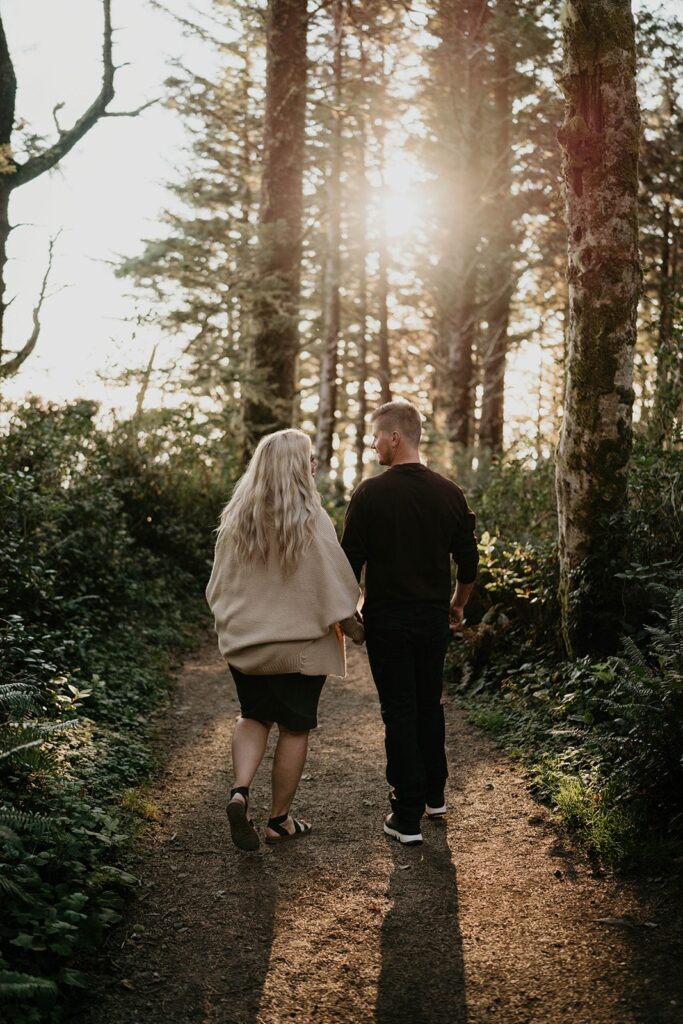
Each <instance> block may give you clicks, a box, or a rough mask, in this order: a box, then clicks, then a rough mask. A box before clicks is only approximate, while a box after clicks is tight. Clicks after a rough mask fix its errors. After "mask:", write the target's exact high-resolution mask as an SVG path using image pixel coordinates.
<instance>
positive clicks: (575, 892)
mask: <svg viewBox="0 0 683 1024" xmlns="http://www.w3.org/2000/svg"><path fill="white" fill-rule="evenodd" d="M237 713H238V705H237V701H236V697H235V696H234V693H233V689H232V686H231V685H230V683H229V679H228V676H227V669H226V667H225V665H224V663H223V661H222V660H221V658H220V657H219V655H218V653H217V652H215V651H214V649H213V645H211V647H206V648H205V649H204V651H203V652H202V653H201V654H200V655H198V656H196V657H195V658H192V659H190V660H188V661H187V662H186V664H185V665H184V667H183V669H182V670H181V671H180V672H179V674H178V686H177V690H176V693H175V697H174V701H173V705H172V707H171V709H170V710H169V712H168V713H167V714H166V715H165V716H164V718H163V720H162V722H161V723H160V732H159V738H160V743H161V744H162V745H163V750H164V752H165V757H166V758H167V760H166V768H165V771H164V773H163V774H162V776H161V777H160V778H159V780H158V781H157V783H156V784H155V785H154V786H153V787H150V790H149V797H150V799H151V800H152V801H154V803H155V804H156V805H157V806H158V807H159V809H160V810H161V812H162V820H161V822H160V823H159V825H158V826H154V827H153V828H151V829H150V831H149V832H148V834H147V835H146V837H144V838H143V840H142V841H141V843H140V844H139V846H138V847H137V854H136V858H135V861H134V863H133V864H132V866H131V870H133V871H134V872H135V873H136V874H137V875H138V876H139V878H140V879H141V895H140V898H139V899H138V901H137V903H134V904H133V906H132V908H131V910H130V912H129V914H128V917H127V920H126V922H125V924H124V925H122V926H121V927H120V928H119V929H118V930H117V933H116V934H115V935H114V937H113V939H112V940H111V941H110V942H109V945H108V947H107V949H106V950H105V951H104V952H103V953H101V954H100V957H99V959H98V961H97V964H96V968H97V969H96V972H95V978H94V995H95V998H94V999H93V1000H92V1003H91V1004H90V1007H89V1009H88V1011H87V1012H86V1013H85V1014H84V1016H83V1020H84V1021H86V1022H87V1024H105V1022H106V1024H133V1022H136V1021H145V1022H146V1024H157V1022H158V1024H161V1022H163V1024H194V1022H198V1024H199V1022H201V1024H280V1022H282V1021H288V1020H297V1021H300V1022H313V1021H315V1022H317V1024H327V1022H329V1024H366V1022H367V1024H370V1022H374V1021H376V1022H379V1024H409V1022H410V1024H464V1022H468V1024H494V1022H495V1024H532V1022H533V1024H608V1022H609V1024H631V1022H633V1024H636V1022H637V1024H641V1022H645V1024H669V1022H671V1024H674V1022H675V1024H680V1022H681V1020H683V978H682V977H681V974H682V973H683V972H681V970H680V964H681V945H680V936H678V937H677V936H676V935H675V934H674V929H675V920H674V917H675V915H674V914H673V913H672V912H671V909H670V908H669V907H667V906H666V904H665V900H664V898H663V896H662V893H661V891H660V889H659V888H658V886H657V884H656V883H654V882H652V883H650V885H649V888H648V889H645V890H644V889H643V888H642V887H641V888H640V889H637V888H636V887H634V886H631V885H629V884H627V883H624V882H623V881H622V882H619V881H616V880H614V879H613V878H611V877H604V876H601V875H600V873H596V872H595V871H594V870H593V868H592V867H591V865H590V864H589V863H588V862H587V860H586V858H585V857H584V856H583V855H582V854H581V853H580V852H579V851H577V850H575V849H574V848H573V847H572V846H571V844H569V843H568V842H567V841H566V840H564V839H562V838H560V837H559V835H558V833H557V831H556V829H555V828H554V827H553V826H552V824H550V823H549V822H548V821H547V818H546V815H545V814H544V812H543V810H542V809H539V806H538V805H537V804H536V803H535V802H534V801H533V800H532V798H531V797H530V795H529V794H528V792H527V790H526V781H525V779H524V776H523V774H522V773H521V772H520V771H519V770H518V769H517V768H513V767H512V766H511V765H510V764H509V763H508V762H507V761H506V760H505V758H504V757H503V756H502V755H501V754H500V753H499V752H497V751H496V750H495V749H493V748H492V747H491V745H490V744H489V742H488V741H487V740H486V739H485V738H483V737H482V736H481V735H480V734H479V733H477V732H476V731H475V730H473V729H472V728H471V727H469V726H467V725H466V724H465V722H464V721H463V717H462V715H461V714H460V713H458V712H457V710H456V709H455V708H454V707H453V705H452V704H451V703H450V702H447V708H446V714H447V720H448V723H449V734H448V742H449V758H450V765H451V778H450V781H449V791H448V798H449V806H450V813H449V818H448V823H447V825H446V824H444V823H427V822H425V825H424V829H423V834H424V836H425V842H424V844H423V846H422V847H417V848H412V849H405V848H402V847H399V845H398V844H396V843H394V842H392V841H391V840H389V839H387V838H385V837H384V836H383V834H382V832H381V822H382V816H383V814H384V813H386V810H387V806H386V792H387V788H386V784H385V782H384V775H383V742H382V731H381V722H380V718H379V711H378V707H377V698H376V694H375V691H374V687H373V685H372V681H371V678H370V674H369V669H368V666H367V660H366V656H365V652H364V650H357V649H352V650H350V651H349V673H348V676H347V678H346V679H345V680H343V681H341V680H338V679H331V680H329V681H328V683H327V685H326V687H325V689H324V691H323V696H322V699H321V705H320V716H319V718H320V723H321V727H320V728H319V729H318V730H317V732H315V733H313V734H312V737H311V748H310V754H309V760H308V764H307V767H306V770H305V775H304V780H303V781H302V783H301V786H300V789H299V794H298V797H297V801H296V804H295V808H294V809H295V810H296V811H297V812H299V813H300V814H301V815H302V816H304V817H306V818H308V819H309V820H310V821H311V822H312V823H313V825H314V833H313V834H312V835H311V836H310V837H307V838H306V839H302V840H300V841H297V842H293V843H288V844H285V845H284V846H283V847H280V848H274V849H273V848H270V847H267V846H262V847H261V850H260V851H259V852H258V853H255V854H242V853H239V852H238V851H237V850H236V849H235V848H234V847H233V846H232V845H231V843H230V841H229V837H228V830H227V822H226V818H225V801H226V792H227V788H228V785H229V783H230V770H229V751H230V736H231V731H232V727H233V723H234V720H235V717H236V715H237ZM271 750H272V741H271ZM269 760H270V753H269V754H268V755H267V761H266V763H264V765H263V766H262V768H261V771H260V773H259V775H258V776H257V780H256V783H255V785H254V788H253V790H252V800H253V809H254V815H255V818H256V819H257V821H258V822H259V824H260V825H262V824H263V823H264V821H265V818H266V816H267V806H266V801H267V791H268V787H267V781H268V769H269V763H268V762H269ZM599 918H611V919H618V920H619V921H620V922H621V923H612V924H609V923H601V922H599V921H598V920H597V919H599ZM653 925H654V926H656V927H654V926H653ZM677 943H678V944H677Z"/></svg>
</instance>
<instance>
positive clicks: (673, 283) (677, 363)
mask: <svg viewBox="0 0 683 1024" xmlns="http://www.w3.org/2000/svg"><path fill="white" fill-rule="evenodd" d="M677 243H678V239H677V237H676V235H675V234H674V226H673V224H672V217H671V204H670V202H668V201H667V202H665V204H664V212H663V217H662V249H661V256H660V270H659V274H660V280H659V323H658V330H657V376H656V381H655V396H654V404H653V409H652V415H651V418H650V423H649V433H650V437H651V439H652V440H653V442H654V443H655V444H656V445H659V446H660V447H661V446H663V445H664V444H665V443H666V441H667V440H668V439H670V438H671V436H672V434H673V429H674V422H675V420H676V414H677V412H678V410H679V408H680V405H681V401H682V400H683V399H682V397H681V396H682V395H683V350H682V349H681V343H680V339H679V338H677V337H676V332H675V328H674V321H675V303H676V299H677V293H678V280H677V270H678V244H677Z"/></svg>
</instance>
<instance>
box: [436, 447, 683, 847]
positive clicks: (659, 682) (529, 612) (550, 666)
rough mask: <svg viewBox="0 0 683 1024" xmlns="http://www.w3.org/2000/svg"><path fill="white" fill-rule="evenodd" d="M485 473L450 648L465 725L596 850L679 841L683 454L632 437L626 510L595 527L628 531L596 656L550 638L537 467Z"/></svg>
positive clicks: (552, 615)
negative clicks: (471, 558)
mask: <svg viewBox="0 0 683 1024" xmlns="http://www.w3.org/2000/svg"><path fill="white" fill-rule="evenodd" d="M487 474H488V475H487V480H488V485H487V490H486V491H485V492H484V493H483V494H482V499H483V500H482V501H481V502H479V503H476V502H475V501H474V500H473V504H474V505H476V507H477V511H478V520H479V523H480V559H481V560H480V569H479V586H478V588H477V591H476V592H475V595H474V597H473V599H472V601H471V603H470V605H468V609H467V617H466V625H465V628H464V629H463V631H462V633H461V634H459V635H458V636H457V637H456V639H455V641H454V643H453V644H452V646H451V651H450V654H449V671H448V675H449V677H450V679H451V682H452V684H453V685H454V686H455V687H456V688H457V691H458V693H459V694H460V695H461V697H462V699H463V701H464V702H465V704H466V706H467V707H468V709H469V713H470V715H471V717H472V721H473V722H475V724H477V725H478V726H479V727H481V728H482V729H484V730H485V731H487V732H488V733H489V734H490V735H491V736H493V737H494V738H495V739H496V740H497V741H499V742H501V743H502V744H503V745H504V746H505V747H506V748H507V749H508V750H511V751H513V752H514V753H515V754H516V755H521V756H522V758H523V760H524V761H525V762H526V763H527V765H528V766H529V767H530V769H531V770H532V772H533V775H534V779H535V782H534V786H535V788H536V791H537V793H538V795H539V796H540V797H541V798H542V799H544V800H546V801H548V802H549V803H550V804H551V805H552V806H553V807H554V809H555V811H556V813H557V815H558V817H559V818H560V819H561V820H562V821H563V822H564V823H565V824H566V825H568V826H569V827H571V828H573V829H574V830H575V831H576V832H577V833H578V834H579V835H580V836H581V838H582V841H583V842H584V843H585V845H586V847H587V848H588V849H590V850H591V851H593V852H594V853H595V854H596V855H597V856H599V857H601V858H603V859H605V860H607V861H610V862H612V863H615V864H621V865H625V864H637V863H639V862H640V863H643V862H644V861H647V860H648V859H653V858H656V859H659V858H661V857H663V856H665V855H666V851H670V850H680V848H681V845H682V844H683V798H682V796H681V794H683V696H682V687H683V682H682V679H681V676H682V671H683V669H682V658H683V655H682V653H681V652H682V651H683V626H682V622H681V619H682V617H683V597H682V594H683V591H682V590H681V580H682V576H681V570H682V568H683V565H682V561H681V551H683V545H682V544H681V539H682V536H683V530H682V529H681V527H682V525H683V515H682V510H681V499H680V495H681V494H683V457H682V456H681V453H680V452H674V451H661V450H658V449H656V448H653V447H651V446H648V445H647V444H646V443H645V441H644V440H643V439H642V438H639V439H638V440H637V442H636V446H635V451H634V458H633V467H632V472H631V478H630V504H629V508H628V509H627V510H626V511H625V512H623V513H620V515H619V516H618V517H613V519H612V520H610V521H609V522H608V523H606V524H605V526H606V529H608V530H613V531H615V532H616V531H619V533H620V536H623V537H625V538H626V541H625V546H624V548H623V549H622V551H621V561H620V562H619V564H618V565H615V566H611V567H606V569H605V572H606V592H607V589H608V588H607V584H608V583H609V584H610V589H611V590H612V591H613V592H616V594H617V597H618V601H619V607H620V610H621V623H620V628H621V634H622V636H623V638H624V639H623V641H622V643H623V647H622V649H621V650H619V651H616V652H615V653H614V654H613V655H611V656H609V657H607V656H603V657H601V658H599V659H598V658H595V657H588V656H586V657H583V658H577V659H575V660H573V661H566V660H564V654H563V650H562V646H561V643H560V642H559V608H558V603H557V598H556V592H557V575H556V574H557V555H556V550H555V547H554V544H553V542H552V539H551V538H549V537H548V536H547V535H546V533H545V531H546V529H547V521H546V519H545V518H544V514H543V512H542V510H543V509H545V510H546V511H549V512H552V509H553V507H554V499H553V497H552V494H551V493H550V489H551V477H550V475H549V474H548V473H547V467H544V466H535V467H534V466H529V465H524V464H522V465H520V464H519V463H515V462H514V461H510V460H507V461H505V462H502V463H498V464H494V465H493V466H492V467H490V468H489V470H488V471H487ZM506 480H509V482H510V487H509V494H510V498H509V501H506V498H505V495H506V493H507V492H506ZM536 486H538V487H539V488H540V489H541V491H543V489H545V496H544V495H543V493H539V492H538V491H537V489H536ZM531 494H533V502H534V503H535V507H536V509H537V510H538V514H537V515H536V518H535V520H534V519H532V518H531V507H530V505H529V504H528V501H529V500H531V499H529V498H527V497H526V495H531ZM525 502H527V505H526V507H525V510H524V512H523V513H522V518H526V519H527V523H528V524H529V525H527V528H526V530H524V531H523V530H522V528H521V527H522V524H521V520H520V512H519V506H520V505H524V503H525ZM508 506H510V507H508ZM534 522H535V523H536V530H537V532H536V531H535V530H532V529H531V526H533V525H534ZM520 537H521V538H523V539H520ZM610 573H613V575H614V583H612V581H611V579H610V575H609V574H610Z"/></svg>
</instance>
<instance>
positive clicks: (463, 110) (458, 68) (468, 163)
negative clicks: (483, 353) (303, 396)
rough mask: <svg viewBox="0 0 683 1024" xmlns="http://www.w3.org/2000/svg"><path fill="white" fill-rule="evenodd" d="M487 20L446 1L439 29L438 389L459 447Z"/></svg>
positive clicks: (465, 411)
mask: <svg viewBox="0 0 683 1024" xmlns="http://www.w3.org/2000/svg"><path fill="white" fill-rule="evenodd" d="M487 16H488V3H487V0H474V2H472V3H470V4H465V3H464V2H463V0H457V2H455V0H441V3H440V4H439V9H438V13H437V16H436V22H435V31H436V34H437V35H438V37H439V39H440V45H439V50H438V56H437V66H438V68H439V71H440V81H439V83H438V84H437V88H444V89H445V100H446V110H445V114H444V115H442V117H443V130H444V131H443V139H442V140H441V141H442V143H443V145H444V146H445V148H446V159H447V165H446V167H445V168H444V171H443V176H444V180H445V183H446V187H447V196H446V210H445V216H444V226H445V233H444V243H443V249H442V254H441V259H440V263H439V297H438V305H439V310H438V314H437V324H438V331H439V339H438V343H437V347H438V350H439V352H440V354H441V361H442V364H444V365H443V368H442V378H441V384H440V386H439V388H438V390H440V391H441V403H442V404H443V405H444V407H445V409H446V422H447V433H448V437H449V440H450V441H451V442H452V443H453V444H454V445H456V446H458V447H466V446H468V445H469V444H470V443H471V441H472V432H471V428H472V423H473V419H474V417H473V410H474V386H473V385H474V359H473V346H474V338H475V335H476V330H477V274H478V252H477V250H478V245H479V233H480V225H479V181H478V178H479V158H480V133H481V124H480V114H481V99H482V95H481V71H482V64H483V60H484V45H483V38H482V37H483V30H484V24H485V22H486V20H487ZM463 26H464V28H463Z"/></svg>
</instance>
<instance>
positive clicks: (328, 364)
mask: <svg viewBox="0 0 683 1024" xmlns="http://www.w3.org/2000/svg"><path fill="white" fill-rule="evenodd" d="M332 24H333V40H332V100H331V104H330V105H331V108H332V111H331V116H332V126H331V130H330V141H329V145H330V166H329V172H328V180H327V197H328V205H327V251H326V256H325V292H324V301H323V325H324V326H323V342H322V355H321V359H320V387H319V404H318V426H317V438H316V451H317V454H318V472H319V474H321V475H323V474H329V472H330V461H331V459H332V440H333V435H334V417H335V412H336V408H337V369H338V367H337V362H338V359H339V329H340V317H341V306H340V293H339V289H340V286H341V205H342V194H341V192H342V184H341V175H342V118H343V111H342V74H343V42H344V0H334V3H333V5H332Z"/></svg>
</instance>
